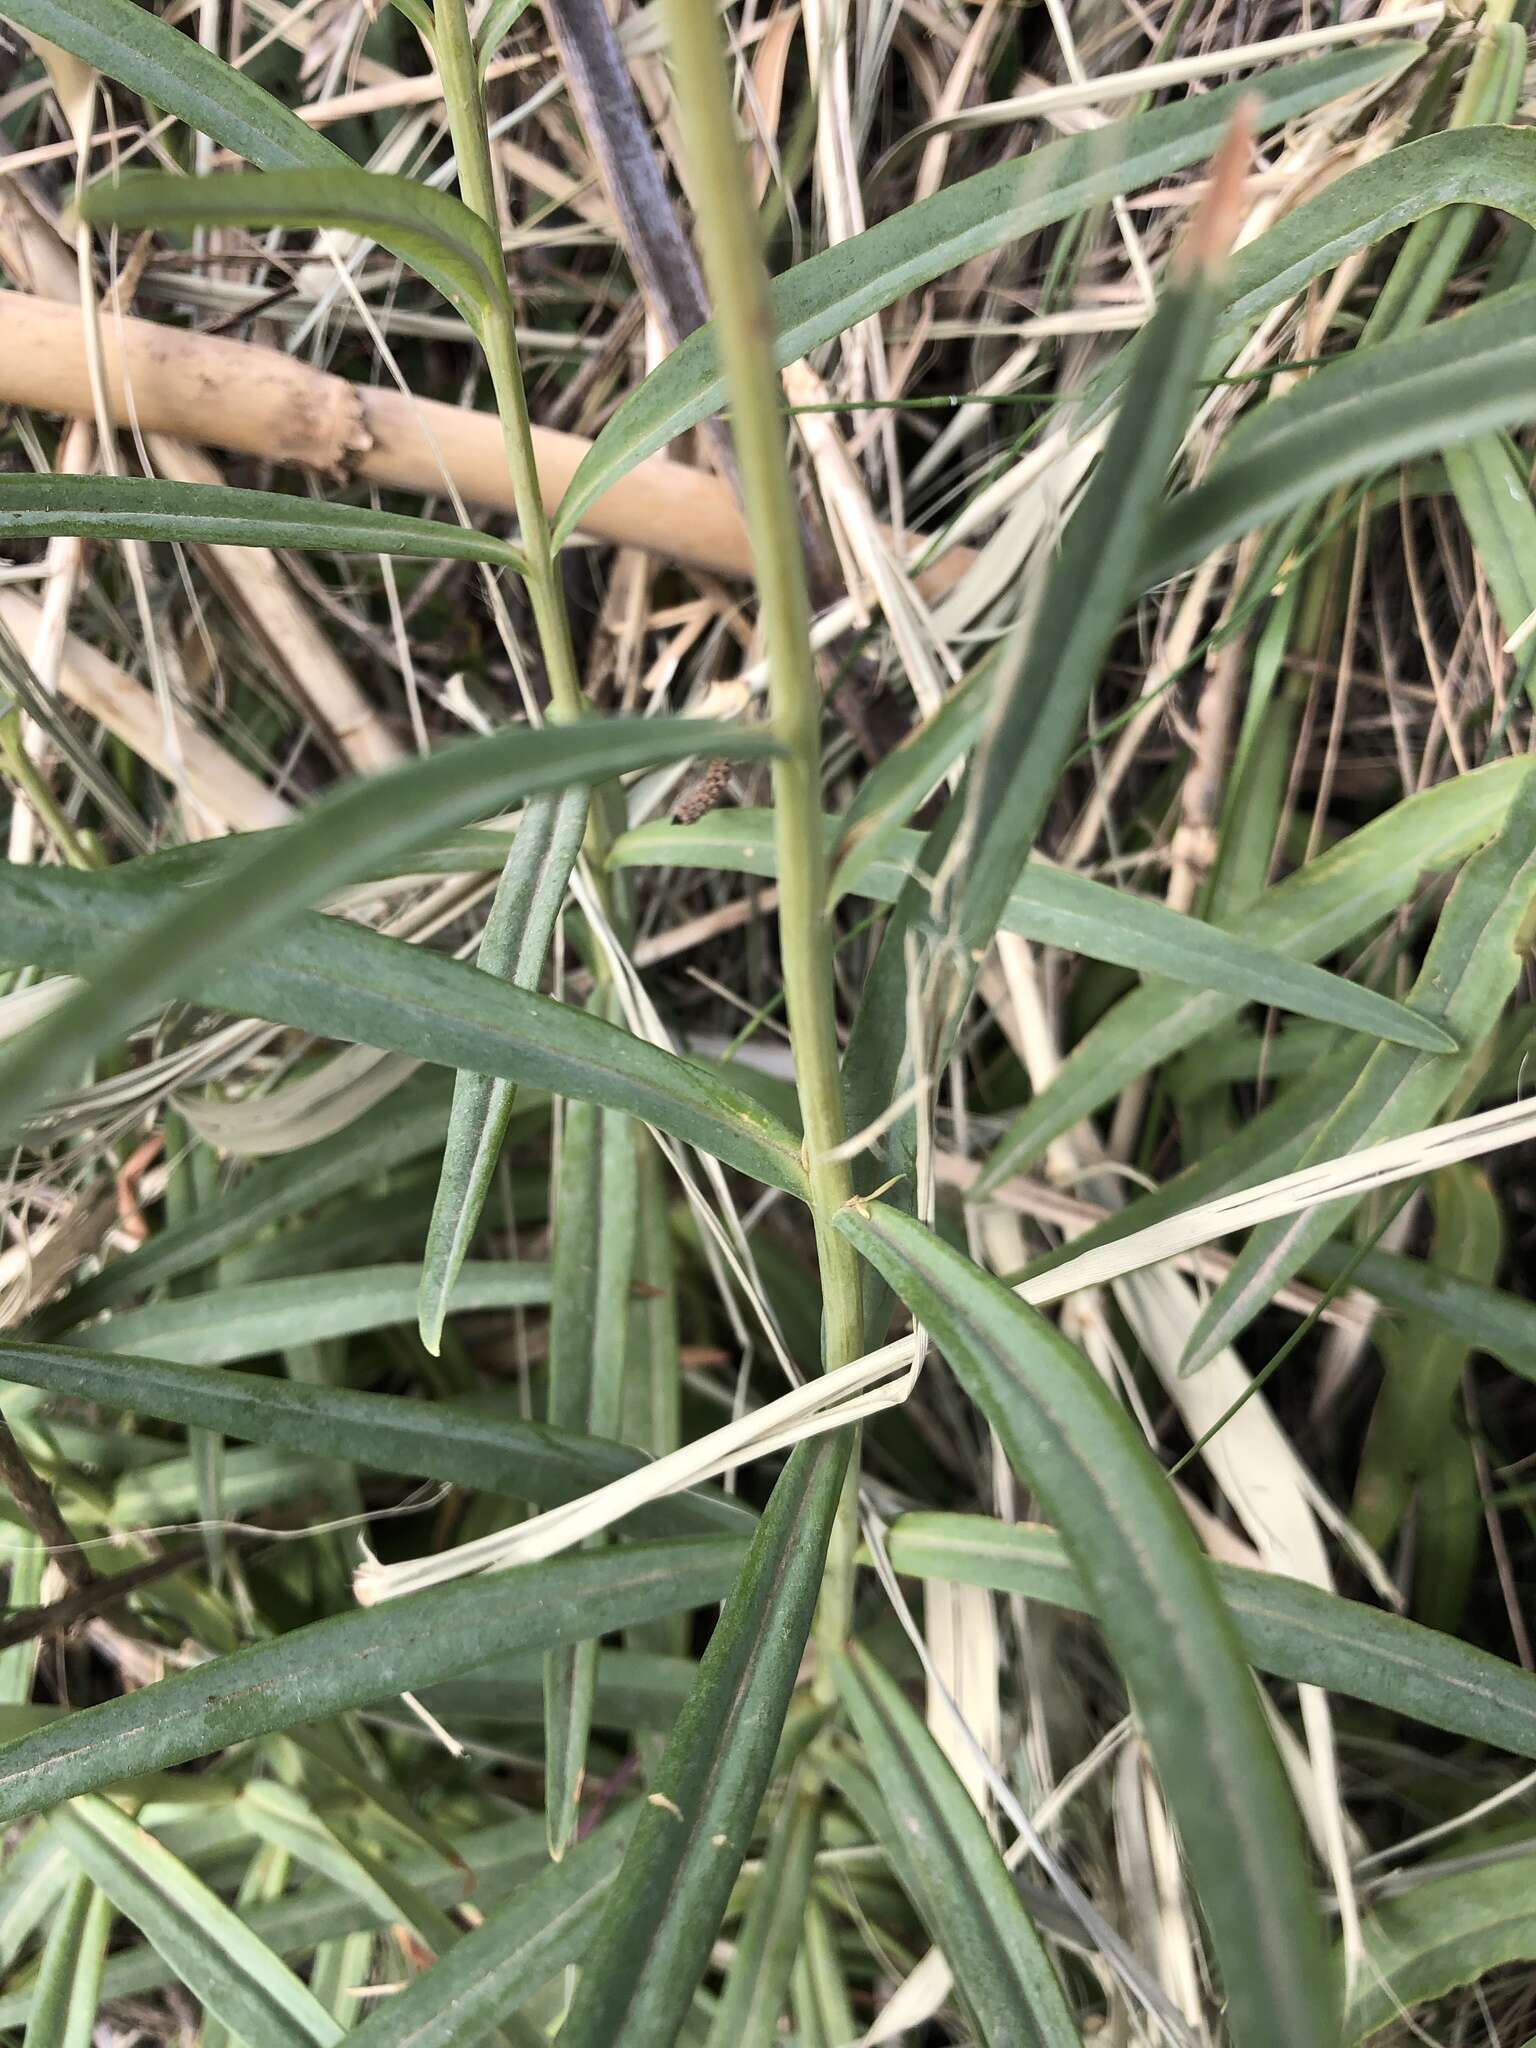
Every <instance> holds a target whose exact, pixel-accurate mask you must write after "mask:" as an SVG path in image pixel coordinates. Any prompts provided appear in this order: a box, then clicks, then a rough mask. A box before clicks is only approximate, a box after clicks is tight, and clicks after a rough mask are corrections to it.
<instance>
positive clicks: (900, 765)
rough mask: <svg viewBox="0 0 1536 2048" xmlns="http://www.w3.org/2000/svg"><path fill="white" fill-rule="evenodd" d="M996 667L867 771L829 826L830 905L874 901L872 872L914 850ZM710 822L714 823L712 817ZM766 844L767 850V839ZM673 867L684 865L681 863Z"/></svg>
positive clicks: (618, 857) (735, 814) (983, 710)
mask: <svg viewBox="0 0 1536 2048" xmlns="http://www.w3.org/2000/svg"><path fill="white" fill-rule="evenodd" d="M995 665H996V664H995V658H994V659H992V660H987V661H983V662H980V663H978V664H977V666H976V668H975V669H973V670H972V672H971V674H970V675H968V676H967V677H966V678H965V680H964V682H962V683H960V684H958V685H957V686H956V687H955V688H954V689H953V690H951V691H950V693H949V695H948V696H947V697H946V698H945V699H944V701H943V703H942V704H941V705H940V706H939V708H938V710H937V711H936V712H935V713H934V714H933V716H932V717H931V718H927V719H924V721H923V723H922V724H921V725H920V726H918V727H916V729H915V730H914V731H912V732H910V733H909V734H908V735H907V737H906V738H905V739H904V740H903V741H902V743H901V745H900V746H899V747H894V748H893V749H892V750H891V752H890V753H889V754H887V755H886V757H885V759H884V760H883V761H881V762H879V763H878V764H877V765H876V766H875V767H874V768H873V769H871V771H870V773H869V774H868V775H867V776H866V777H865V778H864V780H863V781H862V782H861V783H860V784H859V787H858V790H857V792H856V794H855V796H854V799H853V802H852V803H851V804H850V805H849V806H848V809H847V810H846V811H845V812H844V813H843V815H842V817H841V818H839V819H836V820H829V821H828V823H829V827H830V828H831V829H832V830H834V831H835V832H836V834H837V837H836V840H835V841H834V843H833V845H832V847H831V849H830V852H829V865H830V866H831V869H832V882H831V891H830V900H831V902H832V903H833V904H836V903H837V902H839V901H840V900H841V899H842V898H843V897H844V896H847V895H851V894H857V895H862V896H869V895H875V896H878V895H879V893H880V892H879V890H878V889H876V887H875V885H874V883H873V882H872V881H870V880H868V879H867V877H868V875H869V871H870V869H871V868H872V867H874V865H875V864H876V863H877V862H879V861H882V860H886V859H889V860H893V861H895V862H896V863H898V864H899V863H900V861H901V852H900V850H899V842H900V841H901V840H902V839H905V838H908V837H910V838H911V839H912V840H913V841H914V842H916V843H920V842H919V841H918V835H917V834H916V833H912V834H907V833H905V832H903V830H902V828H903V826H905V824H906V822H907V819H908V818H910V817H911V815H912V813H913V812H914V811H915V810H916V809H917V807H918V805H919V804H920V803H922V801H923V800H924V798H925V797H926V796H927V795H928V794H929V792H930V791H931V790H933V789H934V788H936V787H937V785H938V782H939V779H940V777H941V776H943V775H944V774H945V773H946V772H947V771H948V770H949V769H950V768H951V767H953V765H954V764H955V762H957V761H958V760H959V759H960V758H961V757H962V755H964V754H966V753H968V752H969V751H970V749H971V748H972V747H973V746H974V745H975V743H976V740H977V738H978V736H979V735H980V733H981V731H982V729H983V727H984V726H985V724H986V719H987V710H988V705H989V702H990V699H989V697H988V685H989V683H990V682H991V680H992V671H993V669H994V667H995ZM713 815H714V817H715V818H716V819H718V818H719V813H718V812H716V813H714V814H713ZM750 815H753V814H751V813H746V814H744V813H742V812H740V811H732V812H731V813H730V819H731V822H732V823H734V822H735V821H736V820H737V819H740V818H743V817H744V816H750ZM757 815H763V816H766V817H767V818H768V820H769V821H770V824H771V819H772V813H771V812H770V813H759V814H757ZM706 822H707V821H706ZM640 829H641V830H642V831H644V830H645V829H646V828H645V827H643V826H642V827H641V828H640ZM695 829H696V828H695V827H693V826H688V825H675V826H672V827H671V830H672V831H674V832H691V831H693V830H695ZM634 837H635V835H634V834H633V833H626V834H625V835H624V839H625V840H633V839H634ZM623 843H624V842H623V841H621V842H620V845H622V844H623ZM768 843H769V845H770V846H771V845H772V838H771V833H770V836H769V840H768ZM624 860H625V856H624V855H623V854H621V853H620V850H619V846H615V847H614V848H613V850H612V852H611V853H610V855H609V865H610V866H617V865H620V864H623V862H624ZM909 860H910V856H909ZM678 865H679V866H682V865H684V862H682V861H679V863H678ZM770 872H771V870H770ZM1010 907H1011V906H1010Z"/></svg>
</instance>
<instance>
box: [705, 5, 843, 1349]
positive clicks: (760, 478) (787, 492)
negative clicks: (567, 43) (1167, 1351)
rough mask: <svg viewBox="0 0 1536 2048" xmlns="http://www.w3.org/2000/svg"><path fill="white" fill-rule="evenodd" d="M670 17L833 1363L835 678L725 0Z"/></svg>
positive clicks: (836, 1258)
mask: <svg viewBox="0 0 1536 2048" xmlns="http://www.w3.org/2000/svg"><path fill="white" fill-rule="evenodd" d="M668 19H669V24H670V28H671V54H672V67H673V75H674V78H675V81H676V87H677V97H678V104H679V107H680V109H681V113H682V120H683V133H684V136H685V138H686V140H687V143H688V151H689V156H690V158H691V160H692V164H693V169H694V183H695V188H696V191H697V194H698V221H699V238H700V241H701V242H702V244H703V249H704V268H705V272H706V274H707V276H708V279H709V283H710V287H711V294H712V297H713V299H714V302H715V309H716V312H715V330H716V333H717V334H718V336H719V342H720V353H721V357H722V359H723V361H724V365H725V375H726V384H727V387H728V389H729V391H730V394H731V421H732V428H733V432H734V435H735V441H736V453H737V457H738V459H739V461H740V463H741V481H742V494H743V497H744V499H745V502H746V514H747V526H748V530H749V532H750V535H751V539H752V559H753V564H754V567H755V569H756V571H757V587H758V596H759V599H760V603H761V610H762V621H763V632H764V636H765V638H766V641H767V654H768V696H769V703H770V705H771V707H772V711H773V722H774V727H775V730H776V732H777V735H778V737H779V739H780V740H781V741H782V742H783V745H784V749H785V751H784V755H783V757H782V758H781V759H779V760H777V761H776V762H775V763H774V770H773V776H774V824H775V835H776V839H777V845H778V876H779V944H780V950H781V955H782V959H783V967H784V994H785V1002H786V1007H787V1009H788V1013H789V1029H790V1036H791V1039H792V1041H793V1045H794V1056H795V1080H796V1086H797V1088H798V1090H799V1095H800V1111H801V1119H802V1121H803V1123H804V1126H805V1141H806V1154H807V1157H806V1169H807V1173H808V1175H809V1179H810V1195H811V1214H812V1216H813V1218H814V1221H815V1225H816V1235H817V1246H818V1253H819V1257H820V1261H821V1280H822V1293H823V1299H824V1304H825V1330H824V1337H823V1343H824V1351H825V1362H826V1364H827V1366H828V1367H829V1368H830V1367H833V1366H837V1365H844V1364H846V1363H847V1362H848V1361H849V1360H850V1359H852V1358H856V1357H857V1356H858V1355H859V1350H860V1348H861V1343H862V1327H861V1322H860V1311H859V1269H858V1261H857V1256H856V1254H855V1253H854V1251H853V1248H852V1246H851V1245H850V1244H849V1243H848V1241H847V1240H846V1239H845V1238H844V1237H843V1236H842V1235H841V1234H840V1233H839V1232H837V1231H835V1230H834V1229H833V1228H832V1218H833V1217H834V1216H835V1215H836V1213H837V1211H838V1210H839V1209H840V1208H841V1207H842V1205H843V1203H844V1202H846V1201H847V1200H848V1198H849V1196H850V1195H851V1194H852V1192H853V1180H852V1175H851V1173H850V1171H849V1168H848V1165H847V1162H846V1161H843V1160H838V1159H834V1158H833V1157H832V1156H831V1155H832V1154H833V1153H834V1152H835V1151H836V1150H837V1148H838V1147H839V1146H840V1145H841V1144H842V1141H843V1136H844V1125H843V1096H842V1077H841V1072H840V1064H839V1058H838V1045H837V1027H836V1014H835V1009H834V1003H833V982H832V948H831V931H830V926H829V924H828V921H827V858H826V841H825V838H824V836H823V830H822V814H821V692H820V690H819V689H818V688H817V684H816V673H815V669H814V666H813V663H812V656H811V609H810V600H809V597H808V595H807V591H806V580H805V564H804V560H803V558H802V556H801V552H800V535H799V525H798V521H797V519H796V514H795V501H794V495H793V491H792V488H791V484H790V476H789V466H788V461H787V458H786V453H785V421H784V413H783V409H782V402H781V394H780V389H779V380H778V373H777V370H776V368H775V366H774V361H773V350H772V337H773V311H772V306H771V304H770V301H769V296H768V272H767V268H766V266H765V265H764V262H763V257H762V251H761V249H760V247H759V243H758V223H757V216H756V213H755V210H754V208H753V206H752V199H751V194H750V192H749V190H748V186H747V179H746V170H745V166H744V164H743V162H742V155H741V145H740V142H739V140H738V138H737V134H736V122H735V115H734V111H733V108H732V105H731V97H730V93H729V90H728V88H727V84H726V77H727V74H726V69H725V47H724V44H723V42H722V39H721V35H720V26H719V17H718V14H717V11H716V8H715V6H714V0H668Z"/></svg>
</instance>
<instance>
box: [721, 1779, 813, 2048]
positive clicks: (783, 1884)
mask: <svg viewBox="0 0 1536 2048" xmlns="http://www.w3.org/2000/svg"><path fill="white" fill-rule="evenodd" d="M820 1826H821V1818H820V1815H819V1813H818V1812H817V1806H816V1801H815V1800H814V1799H811V1798H807V1797H804V1796H799V1797H796V1796H793V1795H791V1796H789V1797H787V1798H786V1799H785V1801H784V1804H783V1806H782V1807H781V1808H780V1810H779V1814H778V1818H777V1819H776V1820H775V1821H774V1824H773V1831H772V1833H771V1834H770V1835H769V1837H768V1849H767V1853H766V1854H765V1855H764V1857H763V1864H762V1869H761V1871H760V1872H759V1874H758V1879H757V1883H756V1884H755V1885H754V1886H753V1887H752V1895H751V1897H750V1898H749V1899H748V1901H747V1910H746V1913H745V1915H744V1916H743V1919H742V1923H741V1928H740V1931H739V1932H738V1934H737V1936H736V1954H735V1958H734V1960H733V1961H732V1963H731V1967H730V1972H729V1974H728V1975H727V1977H726V1980H725V1985H724V1988H723V1989H722V1991H721V1993H720V2000H719V2003H718V2004H717V2005H716V2007H715V2017H714V2019H713V2021H712V2022H711V2024H710V2029H709V2035H708V2039H707V2041H706V2043H705V2048H773V2044H774V2042H775V2041H777V2040H778V2039H779V2019H780V2016H781V2015H782V2013H783V2011H784V2005H785V2001H786V1998H787V1996H788V1993H789V1979H790V1973H791V1971H792V1970H793V1969H794V1964H795V1957H796V1955H797V1954H798V1952H799V1948H800V1929H801V1926H802V1924H803V1922H804V1919H805V1908H806V1904H807V1902H808V1900H809V1898H810V1895H811V1871H812V1868H813V1866H814V1864H815V1859H816V1838H817V1834H818V1832H819V1830H820Z"/></svg>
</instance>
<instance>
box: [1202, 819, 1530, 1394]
mask: <svg viewBox="0 0 1536 2048" xmlns="http://www.w3.org/2000/svg"><path fill="white" fill-rule="evenodd" d="M1533 899H1536V783H1528V784H1527V785H1526V786H1525V788H1524V789H1522V791H1521V793H1520V795H1519V796H1518V797H1517V798H1516V799H1515V802H1514V803H1513V804H1512V805H1511V807H1510V811H1509V815H1508V817H1507V818H1506V820H1505V823H1504V829H1503V831H1502V832H1501V833H1500V835H1499V837H1498V838H1497V839H1496V840H1494V841H1493V842H1492V844H1491V845H1488V846H1486V847H1484V848H1483V850H1482V851H1481V852H1480V853H1478V854H1475V855H1474V856H1473V858H1472V859H1471V860H1470V861H1468V863H1467V865H1466V867H1465V868H1464V869H1463V870H1462V872H1461V874H1460V875H1459V876H1458V877H1457V881H1456V886H1455V888H1454V889H1452V891H1451V893H1450V896H1449V897H1448V898H1447V900H1446V905H1445V909H1444V910H1443V911H1442V912H1441V915H1440V921H1439V923H1438V925H1437V926H1436V927H1435V936H1434V938H1433V939H1432V940H1431V942H1430V946H1429V950H1428V952H1427V953H1426V955H1425V958H1424V965H1423V967H1422V968H1421V970H1420V972H1419V978H1418V981H1417V983H1416V984H1415V988H1414V1000H1415V1004H1416V1007H1418V1008H1419V1009H1420V1010H1422V1011H1423V1012H1424V1014H1425V1015H1426V1016H1431V1017H1433V1018H1434V1019H1435V1021H1436V1022H1437V1023H1440V1024H1443V1025H1444V1026H1445V1028H1446V1029H1447V1030H1448V1031H1450V1032H1451V1033H1452V1034H1453V1035H1454V1036H1455V1037H1456V1039H1457V1040H1458V1042H1459V1043H1460V1044H1461V1045H1463V1046H1464V1047H1465V1051H1463V1052H1461V1053H1457V1054H1448V1055H1437V1054H1433V1053H1413V1052H1409V1051H1407V1050H1405V1049H1403V1048H1401V1047H1397V1046H1378V1047H1377V1049H1376V1051H1375V1052H1374V1053H1373V1054H1372V1055H1371V1057H1370V1058H1369V1060H1367V1061H1366V1063H1365V1066H1364V1069H1363V1071H1362V1072H1361V1074H1360V1078H1359V1080H1358V1081H1357V1082H1356V1083H1355V1085H1354V1086H1353V1087H1352V1088H1351V1089H1350V1091H1349V1093H1348V1095H1346V1096H1345V1098H1344V1100H1343V1101H1342V1102H1341V1103H1340V1104H1339V1107H1338V1109H1337V1110H1336V1111H1335V1113H1334V1114H1333V1115H1332V1116H1331V1117H1330V1118H1329V1119H1328V1122H1327V1123H1326V1124H1325V1125H1324V1126H1323V1128H1322V1130H1321V1131H1320V1132H1319V1133H1318V1134H1317V1136H1316V1137H1315V1138H1314V1139H1313V1140H1312V1143H1311V1146H1310V1147H1309V1149H1308V1151H1307V1153H1306V1154H1305V1155H1304V1157H1303V1159H1302V1161H1301V1164H1302V1165H1303V1166H1306V1165H1309V1164H1310V1163H1311V1162H1312V1161H1313V1160H1318V1159H1335V1158H1341V1157H1343V1156H1344V1155H1345V1154H1346V1153H1350V1152H1356V1151H1363V1150H1365V1149H1366V1147H1368V1146H1370V1145H1375V1144H1380V1143H1383V1142H1385V1141H1386V1140H1387V1139H1389V1138H1398V1137H1405V1136H1407V1135H1408V1134H1409V1133H1411V1132H1413V1131H1417V1130H1421V1129H1423V1128H1425V1127H1426V1126H1428V1125H1430V1124H1432V1123H1433V1122H1434V1120H1435V1118H1436V1116H1437V1115H1438V1114H1439V1113H1440V1111H1441V1110H1442V1109H1443V1108H1444V1106H1445V1104H1446V1103H1447V1101H1448V1100H1449V1099H1450V1097H1451V1095H1452V1093H1453V1092H1454V1091H1455V1089H1456V1088H1457V1087H1458V1086H1459V1085H1460V1084H1461V1082H1462V1081H1463V1080H1464V1078H1465V1077H1466V1075H1467V1072H1468V1069H1469V1066H1470V1064H1471V1062H1472V1061H1474V1060H1475V1059H1476V1057H1477V1052H1478V1048H1479V1047H1480V1046H1481V1045H1482V1043H1483V1041H1484V1040H1485V1039H1486V1037H1487V1035H1488V1034H1489V1032H1491V1031H1492V1030H1493V1028H1494V1026H1495V1025H1496V1024H1497V1022H1498V1017H1499V1012H1500V1011H1501V1010H1502V1009H1503V1007H1504V1004H1505V1003H1506V1002H1507V1001H1508V999H1509V997H1510V996H1511V995H1512V994H1513V993H1514V991H1515V988H1516V987H1517V985H1518V983H1519V979H1520V974H1521V969H1522V954H1523V934H1524V932H1525V930H1526V927H1527V921H1528V919H1529V916H1530V911H1531V904H1532V901H1533ZM1357 1206H1358V1199H1346V1200H1344V1201H1341V1202H1324V1203H1321V1204H1319V1205H1315V1206H1313V1207H1312V1208H1310V1209H1304V1210H1302V1211H1301V1212H1300V1214H1299V1215H1296V1216H1289V1217H1284V1218H1282V1219H1280V1220H1279V1221H1277V1222H1275V1223H1267V1224H1261V1225H1260V1227H1259V1228H1258V1229H1257V1230H1255V1231H1254V1232H1253V1233H1252V1235H1251V1236H1250V1237H1249V1239H1248V1241H1247V1243H1246V1244H1245V1245H1244V1246H1243V1249H1242V1250H1241V1252H1239V1254H1238V1256H1237V1258H1236V1259H1235V1260H1234V1261H1233V1265H1232V1269H1231V1271H1230V1272H1229V1273H1228V1274H1227V1276H1226V1278H1225V1279H1224V1280H1223V1281H1222V1283H1221V1285H1220V1286H1219V1287H1218V1288H1217V1289H1216V1291H1215V1293H1214V1294H1213V1295H1212V1296H1211V1298H1210V1300H1209V1301H1208V1302H1207V1304H1206V1306H1205V1309H1204V1310H1203V1312H1202V1314H1201V1316H1200V1320H1199V1322H1198V1323H1197V1324H1196V1325H1195V1328H1194V1330H1193V1332H1192V1333H1191V1335H1190V1340H1189V1350H1188V1353H1187V1355H1186V1358H1185V1361H1184V1367H1183V1369H1184V1370H1185V1371H1186V1372H1198V1371H1199V1369H1200V1367H1201V1366H1202V1365H1204V1364H1206V1363H1207V1362H1208V1361H1209V1360H1210V1359H1211V1358H1213V1357H1214V1356H1215V1355H1216V1353H1217V1352H1218V1351H1219V1350H1221V1349H1222V1348H1223V1347H1224V1346H1225V1345H1227V1344H1230V1343H1231V1342H1232V1340H1233V1338H1234V1337H1236V1336H1237V1335H1238V1334H1239V1333H1240V1332H1241V1331H1243V1330H1245V1329H1246V1328H1247V1327H1248V1325H1249V1323H1250V1322H1252V1320H1253V1318H1254V1317H1255V1316H1256V1315H1257V1314H1258V1313H1259V1312H1260V1310H1261V1309H1262V1308H1263V1307H1264V1306H1265V1305H1266V1303H1267V1302H1268V1301H1269V1300H1270V1299H1271V1297H1272V1296H1273V1294H1274V1292H1275V1289H1276V1288H1277V1287H1281V1286H1283V1285H1284V1284H1285V1282H1286V1281H1287V1280H1289V1279H1290V1278H1291V1277H1292V1276H1293V1275H1294V1274H1295V1273H1297V1272H1299V1271H1300V1269H1301V1268H1302V1267H1303V1266H1304V1265H1305V1264H1306V1262H1307V1259H1308V1257H1309V1256H1310V1254H1311V1253H1312V1252H1313V1251H1315V1250H1316V1249H1317V1247H1318V1246H1319V1245H1320V1244H1324V1243H1326V1242H1327V1240H1328V1239H1329V1238H1330V1237H1332V1236H1333V1235H1334V1233H1335V1232H1336V1231H1337V1230H1338V1229H1339V1227H1340V1226H1341V1224H1342V1223H1343V1222H1344V1220H1345V1218H1346V1217H1347V1216H1349V1215H1350V1214H1352V1213H1353V1211H1354V1209H1355V1208H1356V1207H1357Z"/></svg>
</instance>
